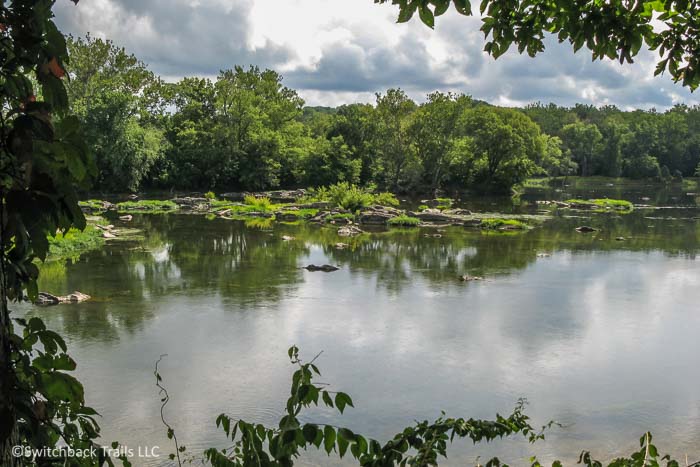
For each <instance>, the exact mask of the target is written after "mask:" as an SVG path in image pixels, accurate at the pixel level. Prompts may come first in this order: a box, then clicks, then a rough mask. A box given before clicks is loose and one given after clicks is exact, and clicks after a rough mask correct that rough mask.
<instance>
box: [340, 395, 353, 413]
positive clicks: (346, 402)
mask: <svg viewBox="0 0 700 467" xmlns="http://www.w3.org/2000/svg"><path fill="white" fill-rule="evenodd" d="M335 405H336V407H338V410H339V411H340V413H343V410H345V406H346V405H349V406H350V407H355V406H354V405H352V399H350V396H348V395H347V394H345V393H344V392H339V393H338V394H336V395H335Z"/></svg>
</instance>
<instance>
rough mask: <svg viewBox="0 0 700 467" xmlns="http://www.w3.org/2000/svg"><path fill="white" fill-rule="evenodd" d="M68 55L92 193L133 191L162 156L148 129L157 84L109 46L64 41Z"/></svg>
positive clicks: (158, 134)
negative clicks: (91, 169) (91, 161)
mask: <svg viewBox="0 0 700 467" xmlns="http://www.w3.org/2000/svg"><path fill="white" fill-rule="evenodd" d="M68 53H69V55H70V59H71V68H70V72H69V75H70V78H71V79H70V81H68V85H67V90H68V98H69V100H70V102H71V108H72V110H73V112H74V113H75V114H76V115H77V116H78V117H79V118H80V119H81V121H82V122H83V123H84V125H85V128H86V138H87V141H88V144H89V146H90V149H91V150H92V152H93V153H94V154H95V155H96V158H97V166H98V168H99V178H98V180H97V185H96V188H98V189H100V190H114V191H123V190H130V191H135V190H138V188H139V187H140V185H141V183H142V181H143V180H144V179H145V177H146V176H147V175H148V173H149V171H150V169H151V167H153V165H154V164H155V163H156V162H157V161H158V159H159V158H160V157H162V155H163V149H164V144H163V143H164V135H163V131H162V129H160V128H157V127H156V126H155V125H154V124H153V120H154V118H153V115H154V114H155V113H157V110H158V109H160V108H162V107H161V105H160V93H158V92H154V91H153V88H156V87H158V86H159V85H160V84H159V79H158V78H156V77H155V75H154V74H153V73H152V72H151V71H149V70H148V69H147V67H146V65H145V64H144V63H143V62H141V61H139V60H138V59H137V58H136V57H134V56H133V55H129V54H127V53H126V51H125V50H124V49H123V48H120V47H117V46H116V45H115V44H114V43H112V42H111V41H109V40H107V41H103V40H102V39H98V38H94V37H91V36H89V35H88V36H87V37H85V38H84V39H83V38H78V39H74V38H71V37H69V38H68Z"/></svg>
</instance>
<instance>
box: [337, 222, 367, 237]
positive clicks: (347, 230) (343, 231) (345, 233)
mask: <svg viewBox="0 0 700 467" xmlns="http://www.w3.org/2000/svg"><path fill="white" fill-rule="evenodd" d="M361 233H363V230H362V229H360V228H359V227H358V226H356V225H352V224H351V225H346V226H344V227H341V228H339V229H338V235H340V236H341V237H352V236H354V235H360V234H361Z"/></svg>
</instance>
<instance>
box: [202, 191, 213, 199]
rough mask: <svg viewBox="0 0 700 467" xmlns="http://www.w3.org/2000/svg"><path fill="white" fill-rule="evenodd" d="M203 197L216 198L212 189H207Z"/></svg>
mask: <svg viewBox="0 0 700 467" xmlns="http://www.w3.org/2000/svg"><path fill="white" fill-rule="evenodd" d="M204 197H205V198H206V199H208V200H215V199H216V194H215V193H214V192H213V191H207V192H206V193H205V194H204Z"/></svg>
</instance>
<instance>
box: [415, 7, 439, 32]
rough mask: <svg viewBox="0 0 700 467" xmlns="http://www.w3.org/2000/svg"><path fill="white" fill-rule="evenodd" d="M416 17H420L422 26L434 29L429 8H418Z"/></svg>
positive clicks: (432, 17)
mask: <svg viewBox="0 0 700 467" xmlns="http://www.w3.org/2000/svg"><path fill="white" fill-rule="evenodd" d="M418 15H419V16H420V19H421V21H423V24H425V25H426V26H428V27H430V28H431V29H432V28H434V27H435V17H434V16H433V12H432V11H430V8H428V7H427V6H421V7H419V8H418Z"/></svg>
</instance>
